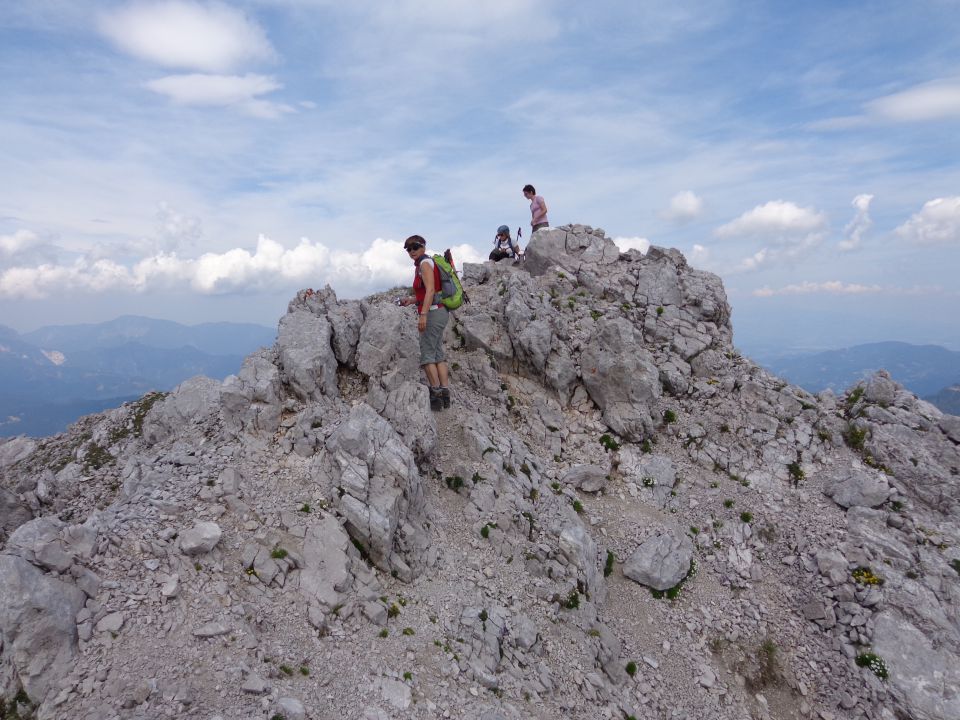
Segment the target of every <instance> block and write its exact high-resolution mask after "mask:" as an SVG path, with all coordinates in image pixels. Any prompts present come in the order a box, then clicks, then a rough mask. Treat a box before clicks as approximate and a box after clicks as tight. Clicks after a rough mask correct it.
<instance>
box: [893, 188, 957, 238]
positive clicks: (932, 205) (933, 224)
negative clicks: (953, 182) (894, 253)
mask: <svg viewBox="0 0 960 720" xmlns="http://www.w3.org/2000/svg"><path fill="white" fill-rule="evenodd" d="M896 233H897V235H899V236H900V237H902V238H904V239H905V240H909V241H911V242H915V243H918V244H923V245H934V244H938V243H960V196H956V195H955V196H952V197H945V198H936V199H935V200H931V201H929V202H927V203H924V205H923V207H922V208H921V209H920V212H918V213H914V214H913V216H911V218H910V219H909V220H907V221H906V222H905V223H904V224H903V225H901V226H900V227H898V228H897V229H896Z"/></svg>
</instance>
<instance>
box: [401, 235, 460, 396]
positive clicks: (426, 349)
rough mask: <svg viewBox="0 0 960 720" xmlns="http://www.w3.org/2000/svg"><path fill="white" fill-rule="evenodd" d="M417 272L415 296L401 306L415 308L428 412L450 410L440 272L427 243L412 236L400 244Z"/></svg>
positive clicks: (446, 313) (447, 315) (445, 318)
mask: <svg viewBox="0 0 960 720" xmlns="http://www.w3.org/2000/svg"><path fill="white" fill-rule="evenodd" d="M403 249H404V250H406V251H407V253H408V254H409V255H410V259H411V260H413V264H414V265H415V266H416V271H415V272H414V276H413V294H414V297H412V298H411V297H406V298H404V299H403V300H401V301H400V304H401V305H410V304H413V303H416V305H417V330H418V331H419V332H420V367H422V368H423V372H424V374H425V375H426V376H427V384H428V385H429V386H430V409H431V410H442V409H443V408H448V407H450V387H449V385H448V382H449V379H448V373H447V359H446V356H445V355H444V354H443V331H444V330H445V329H446V327H447V321H448V320H449V319H450V312H449V311H448V310H447V308H445V307H444V306H443V304H442V303H441V302H440V299H441V295H440V270H439V269H438V268H437V266H436V263H434V262H433V260H432V259H431V257H430V256H429V255H427V241H426V240H424V239H423V238H422V237H421V236H419V235H411V236H410V237H408V238H407V239H406V240H405V241H404V243H403Z"/></svg>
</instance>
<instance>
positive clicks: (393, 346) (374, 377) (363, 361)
mask: <svg viewBox="0 0 960 720" xmlns="http://www.w3.org/2000/svg"><path fill="white" fill-rule="evenodd" d="M364 307H365V313H366V315H365V321H364V323H363V327H362V328H361V329H360V339H359V340H358V341H357V370H359V371H360V372H361V373H363V374H364V375H366V376H367V377H368V378H370V381H371V384H379V385H380V386H381V387H382V388H383V389H384V390H385V391H387V392H389V391H391V390H394V389H396V388H398V387H399V386H400V385H401V384H403V383H404V382H406V381H407V380H409V379H411V378H416V377H418V376H419V374H420V349H419V340H418V337H417V322H416V318H415V317H414V313H413V311H412V310H410V309H409V308H398V307H396V306H394V305H365V306H364Z"/></svg>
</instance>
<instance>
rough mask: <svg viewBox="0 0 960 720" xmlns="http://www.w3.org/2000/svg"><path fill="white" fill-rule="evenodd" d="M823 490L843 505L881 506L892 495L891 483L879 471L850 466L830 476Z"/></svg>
mask: <svg viewBox="0 0 960 720" xmlns="http://www.w3.org/2000/svg"><path fill="white" fill-rule="evenodd" d="M823 492H824V493H825V494H826V495H827V497H829V498H832V499H833V501H834V502H836V503H837V505H840V506H841V507H845V508H849V507H879V506H880V505H882V504H883V503H885V502H886V501H887V498H888V497H889V496H890V485H889V484H888V483H887V479H886V477H885V476H884V475H883V474H882V473H881V472H879V471H876V470H874V471H867V470H862V469H858V468H850V469H848V470H844V471H839V472H837V473H836V474H834V475H833V476H832V477H831V478H829V479H828V480H827V481H826V482H825V483H824V488H823Z"/></svg>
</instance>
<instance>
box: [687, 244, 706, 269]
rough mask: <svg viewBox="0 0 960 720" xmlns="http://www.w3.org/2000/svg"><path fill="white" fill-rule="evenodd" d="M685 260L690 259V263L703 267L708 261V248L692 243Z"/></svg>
mask: <svg viewBox="0 0 960 720" xmlns="http://www.w3.org/2000/svg"><path fill="white" fill-rule="evenodd" d="M687 260H689V261H690V264H691V265H694V266H696V267H704V266H705V265H707V264H708V263H709V262H710V248H708V247H704V246H703V245H694V246H693V250H692V251H691V252H690V255H689V256H688V257H687Z"/></svg>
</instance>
